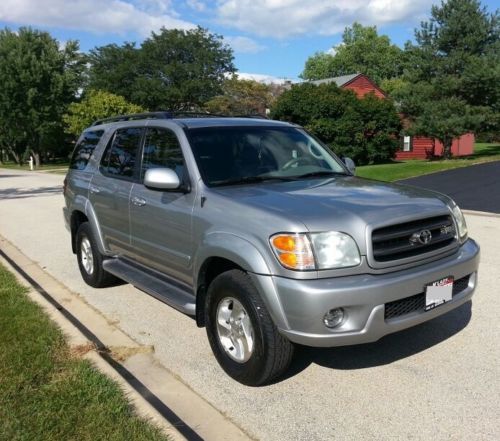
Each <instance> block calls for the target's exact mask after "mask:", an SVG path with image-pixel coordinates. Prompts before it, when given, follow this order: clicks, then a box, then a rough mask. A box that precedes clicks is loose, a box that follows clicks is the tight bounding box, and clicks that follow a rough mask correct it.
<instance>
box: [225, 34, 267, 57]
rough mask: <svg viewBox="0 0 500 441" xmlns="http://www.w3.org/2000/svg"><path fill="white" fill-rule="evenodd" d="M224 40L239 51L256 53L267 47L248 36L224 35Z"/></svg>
mask: <svg viewBox="0 0 500 441" xmlns="http://www.w3.org/2000/svg"><path fill="white" fill-rule="evenodd" d="M224 40H225V41H226V43H228V44H229V45H230V46H231V47H232V48H233V50H234V51H235V52H237V53H246V54H256V53H257V52H260V51H262V50H264V49H265V48H266V47H265V46H263V45H261V44H259V43H257V42H256V41H255V40H252V39H251V38H248V37H240V36H238V37H224Z"/></svg>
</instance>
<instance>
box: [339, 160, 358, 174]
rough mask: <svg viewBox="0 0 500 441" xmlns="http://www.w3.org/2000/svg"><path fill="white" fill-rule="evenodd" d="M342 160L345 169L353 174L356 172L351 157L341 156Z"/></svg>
mask: <svg viewBox="0 0 500 441" xmlns="http://www.w3.org/2000/svg"><path fill="white" fill-rule="evenodd" d="M342 161H343V162H344V164H345V166H346V167H347V169H348V170H349V171H350V172H351V173H352V174H353V175H355V174H356V164H355V163H354V161H353V160H352V159H351V158H342Z"/></svg>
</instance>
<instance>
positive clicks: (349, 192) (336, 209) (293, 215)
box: [216, 176, 450, 248]
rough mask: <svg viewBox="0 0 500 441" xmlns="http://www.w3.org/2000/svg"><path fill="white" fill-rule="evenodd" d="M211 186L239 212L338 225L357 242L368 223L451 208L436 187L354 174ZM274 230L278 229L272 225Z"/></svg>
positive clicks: (315, 225) (317, 226)
mask: <svg viewBox="0 0 500 441" xmlns="http://www.w3.org/2000/svg"><path fill="white" fill-rule="evenodd" d="M216 192H217V193H218V194H219V195H221V196H223V197H225V198H226V197H227V198H228V199H229V200H228V201H227V203H229V204H231V203H236V204H241V205H242V207H241V211H240V212H241V213H245V207H246V208H253V209H257V210H259V211H260V210H263V211H266V212H267V213H270V212H272V213H274V214H275V215H276V216H279V217H282V218H285V219H287V221H289V220H295V221H296V222H297V223H302V224H303V225H305V227H306V228H307V230H308V231H310V232H319V231H329V230H335V231H343V232H346V233H348V234H350V235H351V236H353V237H354V238H355V239H356V241H357V242H358V245H361V244H363V243H364V242H365V240H364V238H365V237H366V234H365V233H366V228H367V227H372V228H375V227H379V226H384V225H390V224H395V223H398V222H405V221H408V220H410V219H415V218H419V217H422V218H423V217H428V216H433V215H439V214H443V213H445V214H449V213H450V211H449V209H448V208H447V202H448V201H449V200H450V199H449V198H448V197H447V196H445V195H442V194H440V193H436V192H432V191H429V190H424V189H421V188H417V187H411V186H407V185H400V184H388V183H384V182H380V181H374V180H368V179H361V178H357V177H354V176H338V177H334V178H328V179H311V180H299V181H292V182H269V183H260V184H257V185H246V186H234V187H220V188H217V190H216ZM266 227H268V226H266ZM275 231H276V232H278V231H283V230H280V226H279V225H276V226H275ZM361 248H364V247H363V246H361Z"/></svg>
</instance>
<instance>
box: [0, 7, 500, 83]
mask: <svg viewBox="0 0 500 441" xmlns="http://www.w3.org/2000/svg"><path fill="white" fill-rule="evenodd" d="M433 3H437V1H436V0H1V1H0V28H4V27H8V28H10V29H12V30H16V29H17V28H19V27H20V26H31V27H33V28H37V29H41V30H46V31H49V32H50V33H51V35H52V36H53V37H54V38H56V39H57V40H59V41H60V42H61V43H62V44H64V43H65V42H66V41H68V40H78V41H79V42H80V48H81V50H82V51H85V52H86V51H88V50H90V49H92V48H94V47H96V46H104V45H106V44H110V43H116V44H122V43H123V42H125V41H129V42H130V41H133V42H137V43H138V44H140V43H141V42H142V41H143V40H144V39H145V38H147V37H148V36H149V35H151V32H154V31H158V30H159V29H160V28H161V27H165V28H168V29H171V28H178V29H191V28H193V27H196V26H197V25H200V26H202V27H204V28H207V29H209V31H210V32H213V33H216V34H219V35H222V36H223V37H224V40H225V42H226V43H227V44H229V45H230V46H231V47H232V48H233V51H234V55H235V65H236V68H237V69H238V71H239V75H240V77H243V78H254V79H257V80H262V81H271V80H283V79H290V80H297V79H298V77H299V75H300V73H301V72H302V70H303V68H304V64H305V61H306V60H307V58H308V57H309V56H311V55H313V54H314V53H315V52H323V51H328V50H329V49H331V48H332V47H333V46H335V45H337V44H339V43H340V41H341V39H342V31H343V30H344V28H345V27H346V26H350V25H352V23H353V22H354V21H358V22H360V23H361V24H363V25H370V26H373V25H376V26H377V28H378V30H379V33H382V34H386V35H388V36H389V37H390V38H391V40H392V42H393V43H395V44H397V45H399V46H401V47H402V46H403V45H404V43H405V42H406V41H407V40H411V39H413V34H414V29H415V27H417V26H418V25H419V23H420V22H421V21H422V20H426V19H428V17H429V16H430V9H431V5H432V4H433ZM482 4H483V5H485V6H487V8H488V10H490V11H493V10H494V9H495V8H496V7H498V0H483V1H482Z"/></svg>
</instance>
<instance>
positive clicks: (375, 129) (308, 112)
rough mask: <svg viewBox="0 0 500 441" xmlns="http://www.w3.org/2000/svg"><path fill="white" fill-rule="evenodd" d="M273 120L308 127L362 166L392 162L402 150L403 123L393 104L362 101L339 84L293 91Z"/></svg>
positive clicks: (371, 98)
mask: <svg viewBox="0 0 500 441" xmlns="http://www.w3.org/2000/svg"><path fill="white" fill-rule="evenodd" d="M272 116H273V118H276V119H280V120H285V121H290V122H294V123H297V124H300V125H302V126H304V127H305V128H306V129H308V130H310V131H311V132H312V133H313V134H314V135H316V136H318V137H319V138H320V139H322V140H323V141H325V142H326V143H327V144H328V145H329V146H330V148H331V149H332V150H333V151H334V152H335V153H337V154H338V155H339V156H349V157H351V158H352V159H354V160H355V161H356V162H357V163H358V164H368V163H378V162H384V161H387V160H390V159H392V158H393V157H394V154H395V152H396V149H397V147H398V139H399V132H400V130H401V121H400V118H399V116H398V114H397V112H396V109H395V107H394V104H393V103H392V101H391V100H389V99H379V98H377V97H376V96H374V95H373V94H368V95H366V96H365V97H364V98H363V99H358V98H357V97H356V95H355V94H354V93H353V92H352V91H348V90H343V89H339V88H338V87H337V86H336V85H335V84H322V85H319V86H316V85H313V84H307V83H306V84H302V85H297V86H294V87H292V89H291V90H289V91H286V92H284V93H283V95H281V96H280V97H279V98H278V100H277V102H276V104H275V106H274V107H273V109H272Z"/></svg>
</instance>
